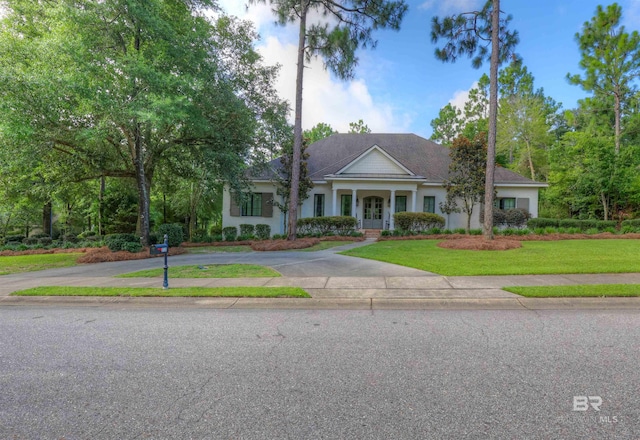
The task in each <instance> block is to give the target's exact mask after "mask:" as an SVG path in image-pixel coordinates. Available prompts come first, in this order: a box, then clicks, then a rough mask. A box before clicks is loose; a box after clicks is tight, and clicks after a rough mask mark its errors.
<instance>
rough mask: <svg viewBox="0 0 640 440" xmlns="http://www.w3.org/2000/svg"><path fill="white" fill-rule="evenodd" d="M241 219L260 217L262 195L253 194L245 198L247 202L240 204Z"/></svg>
mask: <svg viewBox="0 0 640 440" xmlns="http://www.w3.org/2000/svg"><path fill="white" fill-rule="evenodd" d="M241 215H242V216H243V217H261V216H262V193H253V194H249V195H248V196H247V200H246V201H245V202H244V203H243V204H242V214H241Z"/></svg>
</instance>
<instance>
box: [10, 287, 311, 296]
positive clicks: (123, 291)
mask: <svg viewBox="0 0 640 440" xmlns="http://www.w3.org/2000/svg"><path fill="white" fill-rule="evenodd" d="M11 295H12V296H123V297H124V296H131V297H151V296H163V297H243V298H249V297H250V298H311V296H310V295H309V294H308V293H307V292H305V291H304V290H303V289H301V288H299V287H176V288H171V289H166V290H165V289H162V288H159V287H76V286H73V287H70V286H43V287H34V288H33V289H26V290H19V291H17V292H13V293H12V294H11Z"/></svg>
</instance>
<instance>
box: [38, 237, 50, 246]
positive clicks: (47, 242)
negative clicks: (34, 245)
mask: <svg viewBox="0 0 640 440" xmlns="http://www.w3.org/2000/svg"><path fill="white" fill-rule="evenodd" d="M52 242H53V240H52V239H51V237H49V236H48V235H47V236H46V237H40V238H38V244H41V245H42V246H49V245H50V244H51V243H52Z"/></svg>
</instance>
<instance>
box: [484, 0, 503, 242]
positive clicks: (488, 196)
mask: <svg viewBox="0 0 640 440" xmlns="http://www.w3.org/2000/svg"><path fill="white" fill-rule="evenodd" d="M492 8H493V9H492V11H491V14H492V15H491V69H490V74H489V143H488V145H487V170H486V180H485V187H484V188H485V189H484V225H483V228H482V234H483V235H484V238H485V239H487V240H493V178H494V173H495V168H496V129H497V116H498V63H499V58H498V55H499V50H500V42H499V31H500V0H493V7H492Z"/></svg>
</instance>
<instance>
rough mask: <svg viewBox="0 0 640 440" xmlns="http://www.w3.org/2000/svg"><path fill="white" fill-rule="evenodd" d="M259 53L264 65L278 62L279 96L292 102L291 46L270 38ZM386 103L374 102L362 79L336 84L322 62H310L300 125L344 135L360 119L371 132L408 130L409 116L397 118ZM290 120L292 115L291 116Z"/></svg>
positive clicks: (293, 48) (293, 54) (293, 56)
mask: <svg viewBox="0 0 640 440" xmlns="http://www.w3.org/2000/svg"><path fill="white" fill-rule="evenodd" d="M264 43H265V44H264V45H261V46H259V47H258V51H259V52H260V53H261V55H262V56H263V57H264V58H265V60H266V62H267V63H275V62H279V63H280V64H281V65H282V70H281V72H280V76H279V78H278V82H277V84H276V89H277V90H278V91H279V93H280V96H281V97H282V98H284V99H286V100H288V101H289V102H290V103H293V102H295V84H296V52H297V46H296V45H294V44H287V43H282V42H281V41H280V40H279V39H277V38H276V37H273V36H272V37H269V38H267V39H266V40H265V42H264ZM396 113H397V112H396V109H394V108H393V106H391V105H390V104H388V103H381V102H377V101H376V100H375V99H374V98H373V97H372V96H371V94H370V93H369V90H368V88H367V84H366V82H365V81H364V80H362V79H354V80H352V81H349V82H342V81H337V80H335V79H333V78H332V77H331V75H330V74H329V72H327V71H326V70H325V69H324V67H323V65H322V61H321V60H319V59H312V60H311V63H309V64H308V65H307V66H306V68H305V71H304V81H303V100H302V125H303V128H305V129H308V128H311V127H313V126H314V125H316V124H318V123H319V122H325V123H327V124H329V125H331V126H332V127H333V128H334V129H335V130H338V131H339V132H346V131H348V129H349V123H350V122H356V121H358V120H359V119H362V120H363V121H364V122H365V124H367V125H368V126H369V128H371V130H372V131H373V132H398V131H407V129H408V127H409V124H410V123H411V118H410V116H409V115H406V114H403V115H400V116H397V115H396ZM292 117H293V115H292Z"/></svg>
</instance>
